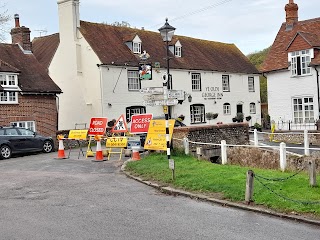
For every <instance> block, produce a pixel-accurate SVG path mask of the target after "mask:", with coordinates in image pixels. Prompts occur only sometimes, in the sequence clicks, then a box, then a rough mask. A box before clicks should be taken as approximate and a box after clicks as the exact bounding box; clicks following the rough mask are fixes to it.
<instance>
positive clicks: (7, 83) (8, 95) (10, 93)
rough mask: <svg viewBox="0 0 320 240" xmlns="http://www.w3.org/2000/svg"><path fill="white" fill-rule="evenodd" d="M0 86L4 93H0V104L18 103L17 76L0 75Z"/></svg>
mask: <svg viewBox="0 0 320 240" xmlns="http://www.w3.org/2000/svg"><path fill="white" fill-rule="evenodd" d="M0 85H1V86H2V87H3V89H4V91H3V92H0V104H12V103H18V93H17V90H18V89H19V88H18V76H17V75H13V74H7V75H6V74H0Z"/></svg>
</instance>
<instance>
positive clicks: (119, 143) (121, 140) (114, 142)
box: [106, 137, 128, 148]
mask: <svg viewBox="0 0 320 240" xmlns="http://www.w3.org/2000/svg"><path fill="white" fill-rule="evenodd" d="M127 144H128V139H127V138H126V137H109V138H108V139H107V142H106V147H107V148H124V147H126V146H127Z"/></svg>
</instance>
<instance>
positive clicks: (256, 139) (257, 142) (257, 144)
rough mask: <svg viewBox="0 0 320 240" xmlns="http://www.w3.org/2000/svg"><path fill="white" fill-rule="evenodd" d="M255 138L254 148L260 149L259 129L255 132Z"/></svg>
mask: <svg viewBox="0 0 320 240" xmlns="http://www.w3.org/2000/svg"><path fill="white" fill-rule="evenodd" d="M253 138H254V146H255V147H258V146H259V139H258V130H257V129H254V130H253Z"/></svg>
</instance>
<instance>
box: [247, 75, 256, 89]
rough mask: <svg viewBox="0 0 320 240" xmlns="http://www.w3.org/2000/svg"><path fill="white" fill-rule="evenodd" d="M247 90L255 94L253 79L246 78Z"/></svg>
mask: <svg viewBox="0 0 320 240" xmlns="http://www.w3.org/2000/svg"><path fill="white" fill-rule="evenodd" d="M248 90H249V92H255V86H254V77H248Z"/></svg>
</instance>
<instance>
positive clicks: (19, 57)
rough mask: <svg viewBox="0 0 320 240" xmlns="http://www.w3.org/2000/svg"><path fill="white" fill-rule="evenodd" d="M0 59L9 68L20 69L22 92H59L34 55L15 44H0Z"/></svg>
mask: <svg viewBox="0 0 320 240" xmlns="http://www.w3.org/2000/svg"><path fill="white" fill-rule="evenodd" d="M0 60H1V62H5V63H6V64H7V66H10V69H11V70H15V72H19V71H20V72H19V77H18V79H19V80H18V81H19V87H20V89H21V90H22V92H25V93H27V92H32V93H61V89H60V88H59V87H58V86H57V85H56V84H55V83H54V82H53V80H52V79H51V78H50V77H49V75H48V74H47V72H46V69H45V68H43V67H42V66H41V64H40V63H39V62H38V61H37V59H36V58H35V56H34V55H33V54H25V53H23V52H22V50H21V49H20V47H19V46H18V45H17V44H4V43H2V44H0ZM10 69H9V70H10ZM17 70H19V71H17ZM11 72H12V71H11Z"/></svg>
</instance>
